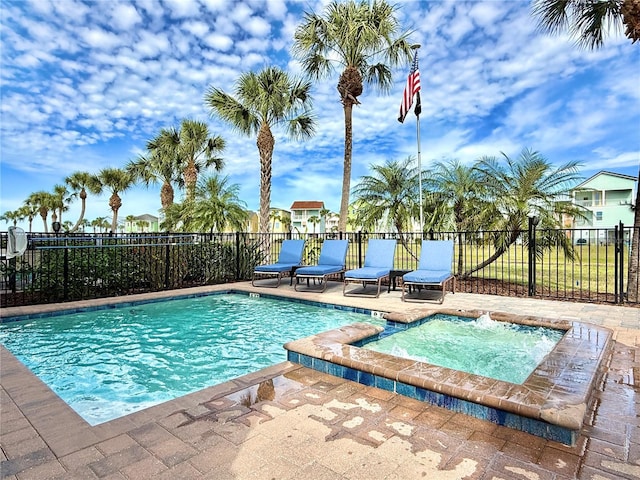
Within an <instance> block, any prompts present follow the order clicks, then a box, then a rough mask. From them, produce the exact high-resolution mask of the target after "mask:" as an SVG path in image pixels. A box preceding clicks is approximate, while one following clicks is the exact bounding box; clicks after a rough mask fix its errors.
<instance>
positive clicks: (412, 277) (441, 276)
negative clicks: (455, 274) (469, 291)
mask: <svg viewBox="0 0 640 480" xmlns="http://www.w3.org/2000/svg"><path fill="white" fill-rule="evenodd" d="M450 276H451V272H450V271H449V270H414V271H413V272H409V273H405V274H404V275H403V276H402V281H403V282H413V283H425V284H426V283H435V284H440V283H442V282H444V281H445V280H446V279H447V278H449V277H450Z"/></svg>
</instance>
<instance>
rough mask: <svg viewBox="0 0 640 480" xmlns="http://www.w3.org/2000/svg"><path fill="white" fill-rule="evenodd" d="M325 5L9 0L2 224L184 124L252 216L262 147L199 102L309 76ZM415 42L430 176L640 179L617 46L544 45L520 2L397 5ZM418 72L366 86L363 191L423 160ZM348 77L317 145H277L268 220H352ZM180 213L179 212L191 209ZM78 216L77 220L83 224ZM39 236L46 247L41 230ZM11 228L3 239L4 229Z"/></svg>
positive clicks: (638, 58) (129, 205) (3, 4)
mask: <svg viewBox="0 0 640 480" xmlns="http://www.w3.org/2000/svg"><path fill="white" fill-rule="evenodd" d="M326 3H327V2H323V1H313V0H309V1H305V2H298V1H284V0H260V1H251V0H243V1H240V2H232V1H229V0H171V1H169V0H161V1H158V0H139V1H122V2H119V1H115V0H114V1H99V2H98V1H96V2H81V1H76V0H56V1H53V2H50V1H48V0H33V1H24V0H19V1H6V0H0V10H1V11H2V13H1V14H0V15H1V25H0V29H1V41H2V49H1V51H0V55H1V57H0V60H1V68H0V76H1V79H2V83H1V89H2V90H1V93H2V97H1V102H0V108H1V122H0V155H1V156H0V175H1V178H0V182H1V184H0V186H1V193H0V195H1V197H0V211H1V212H5V211H7V210H14V209H17V208H18V207H19V206H20V205H22V204H23V202H24V200H25V198H26V197H27V196H28V195H29V194H30V193H32V192H34V191H37V190H46V191H52V190H53V187H54V185H55V184H59V183H63V181H64V178H65V177H66V176H67V175H69V174H71V173H73V172H74V171H78V170H81V171H88V172H91V173H97V172H98V171H99V170H100V169H102V168H104V167H123V166H124V165H126V163H127V162H128V161H129V160H131V159H134V158H136V157H137V155H138V154H140V153H142V152H143V151H144V146H145V142H146V141H147V140H148V139H150V138H152V137H153V136H154V135H156V134H157V133H158V131H159V130H160V128H162V127H169V126H178V125H179V123H180V121H181V119H183V118H194V119H198V120H203V121H206V122H207V123H208V124H209V126H210V128H211V131H212V132H213V133H215V134H219V135H222V136H223V137H224V138H225V140H226V142H227V148H226V150H225V152H224V153H223V157H224V160H225V169H224V171H223V174H226V175H229V176H230V180H231V183H237V184H239V185H240V187H241V188H240V192H241V197H242V199H243V200H244V201H245V202H246V203H247V206H248V208H250V209H253V210H256V209H257V208H258V202H259V157H258V152H257V147H256V145H255V138H247V137H242V136H240V135H239V134H237V133H234V132H233V131H232V130H231V129H230V128H229V127H228V126H227V125H225V124H223V123H222V122H220V121H219V120H217V119H215V118H213V117H211V116H210V112H209V110H208V108H207V107H206V106H205V105H204V102H203V96H204V93H205V91H206V90H207V88H209V87H210V86H214V87H217V88H221V89H223V90H225V91H228V92H231V91H232V87H233V84H234V82H235V81H236V79H237V78H238V77H239V76H240V74H241V73H243V72H246V71H250V70H253V71H259V70H261V69H262V68H263V67H265V66H269V65H277V66H279V67H281V68H284V69H286V70H287V71H289V72H291V73H292V74H299V73H300V66H299V64H298V62H297V61H296V60H295V59H293V58H292V56H291V55H290V49H291V45H292V39H293V34H294V31H295V28H296V26H297V25H299V23H300V22H301V20H302V16H303V11H304V10H307V11H310V10H314V11H316V12H321V11H322V9H323V6H324V5H325V4H326ZM397 5H398V6H399V11H398V16H399V18H400V21H401V23H402V25H403V27H404V28H405V29H408V30H413V31H414V33H413V34H412V36H411V41H412V42H415V43H420V44H421V45H422V47H421V48H420V50H419V59H420V72H421V83H422V106H423V108H422V115H421V117H420V126H421V129H420V135H421V152H422V155H421V157H422V165H423V167H424V168H425V169H428V168H429V165H430V164H431V163H433V162H435V161H439V160H444V159H452V158H457V159H460V160H461V161H463V162H468V163H471V162H473V161H474V160H476V159H477V158H479V157H481V156H484V155H500V152H505V153H506V154H507V155H509V156H517V155H518V153H519V152H520V151H521V150H522V149H523V148H525V147H526V148H530V149H533V150H537V151H539V152H541V153H542V154H543V155H544V156H545V157H546V158H547V159H548V160H549V161H550V162H552V163H554V164H562V163H564V162H566V161H569V160H577V161H579V162H580V163H581V164H582V167H581V171H582V174H583V176H584V177H585V178H588V177H589V176H591V175H593V174H594V173H596V172H597V171H599V170H610V171H615V172H619V173H624V174H628V175H634V176H635V175H637V174H638V166H639V163H640V48H639V47H638V45H632V44H631V43H630V42H629V41H628V40H626V39H625V38H624V36H623V35H622V34H621V33H620V32H611V36H610V37H609V38H608V39H607V41H606V44H605V47H604V48H602V49H599V50H597V51H586V50H583V49H581V48H579V47H577V46H576V45H575V42H574V41H573V40H572V39H570V38H568V37H566V36H549V35H547V34H544V33H540V32H538V31H537V29H536V24H535V21H534V19H533V18H532V17H531V15H530V11H531V6H530V3H529V2H524V1H496V0H488V1H477V2H463V1H442V2H440V1H438V2H418V1H410V2H402V1H401V2H398V3H397ZM408 70H409V66H408V65H407V66H404V67H403V68H400V69H398V70H396V71H395V72H394V86H393V88H392V90H391V92H390V93H389V94H388V95H382V94H380V93H378V92H376V91H375V90H373V89H372V88H370V87H367V86H366V85H365V90H364V93H363V94H362V96H361V97H360V101H361V102H362V103H361V105H360V106H358V107H356V108H354V112H353V128H354V139H353V172H352V185H353V184H354V183H355V182H357V180H358V179H359V178H360V177H362V176H363V175H367V174H368V173H369V165H370V164H375V163H382V162H384V161H385V160H388V159H402V158H405V157H406V156H408V155H416V153H417V145H416V122H415V117H414V116H413V115H410V116H408V117H407V120H406V121H405V123H404V124H400V123H399V122H398V121H397V120H396V117H397V112H398V108H399V104H400V100H401V96H402V90H403V87H404V84H405V81H406V75H407V73H408ZM336 83H337V74H336V76H334V77H332V78H330V79H327V80H323V81H321V82H316V83H314V86H313V92H312V93H313V100H314V113H315V114H316V117H317V122H318V127H317V134H316V136H315V137H314V138H312V139H311V140H308V141H306V142H304V143H301V142H296V141H291V140H287V139H286V138H285V137H284V135H283V134H282V132H281V131H279V130H276V131H275V132H274V133H275V137H276V145H275V151H274V156H273V187H272V196H271V205H272V206H273V207H279V208H285V209H288V208H289V207H290V206H291V203H292V202H293V201H294V200H322V201H324V202H325V205H326V206H327V208H329V209H331V210H333V211H338V210H339V205H340V191H341V183H342V164H343V148H344V120H343V113H342V106H341V104H340V101H339V98H338V93H337V90H336ZM121 197H122V200H123V206H122V208H121V210H120V213H119V216H120V218H124V217H126V216H127V215H141V214H143V213H151V214H155V215H157V213H158V209H159V208H160V197H159V187H155V188H154V187H152V188H149V189H147V188H145V187H143V186H141V187H135V188H133V189H131V190H128V191H126V192H124V193H123V194H122V195H121ZM179 199H180V198H179V196H178V197H177V198H176V200H179ZM107 202H108V195H103V196H101V197H96V196H89V199H88V200H87V213H86V216H85V218H87V219H89V220H92V219H94V218H96V217H99V216H104V217H110V214H111V212H110V209H109V207H108V203H107ZM79 207H80V202H79V201H75V202H74V203H72V204H71V208H70V210H69V212H67V213H65V214H64V218H63V219H64V220H72V221H75V220H76V219H77V217H78V215H79V211H80V208H79ZM41 224H42V222H41V221H40V220H39V219H37V220H36V221H34V230H41V229H42V225H41ZM0 228H1V229H5V228H6V224H0Z"/></svg>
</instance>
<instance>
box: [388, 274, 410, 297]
mask: <svg viewBox="0 0 640 480" xmlns="http://www.w3.org/2000/svg"><path fill="white" fill-rule="evenodd" d="M410 271H411V270H391V271H390V272H389V286H388V287H387V293H389V292H390V291H391V286H392V284H393V291H394V292H395V291H396V286H397V279H398V277H402V276H403V275H404V274H405V273H409V272H410Z"/></svg>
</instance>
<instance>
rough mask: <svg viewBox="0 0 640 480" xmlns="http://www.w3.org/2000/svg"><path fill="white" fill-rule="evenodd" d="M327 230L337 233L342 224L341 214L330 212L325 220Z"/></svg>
mask: <svg viewBox="0 0 640 480" xmlns="http://www.w3.org/2000/svg"><path fill="white" fill-rule="evenodd" d="M325 222H326V224H325V229H326V231H327V232H337V231H338V224H339V223H340V214H338V213H336V212H330V213H329V215H327V217H326V218H325Z"/></svg>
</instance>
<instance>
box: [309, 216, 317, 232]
mask: <svg viewBox="0 0 640 480" xmlns="http://www.w3.org/2000/svg"><path fill="white" fill-rule="evenodd" d="M307 222H309V223H310V224H311V225H313V233H314V234H315V233H316V225H317V224H319V223H320V217H318V216H317V215H312V216H310V217H309V218H307Z"/></svg>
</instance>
